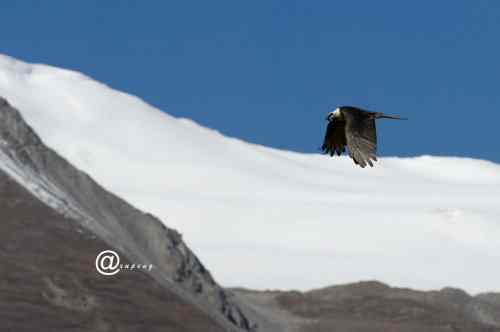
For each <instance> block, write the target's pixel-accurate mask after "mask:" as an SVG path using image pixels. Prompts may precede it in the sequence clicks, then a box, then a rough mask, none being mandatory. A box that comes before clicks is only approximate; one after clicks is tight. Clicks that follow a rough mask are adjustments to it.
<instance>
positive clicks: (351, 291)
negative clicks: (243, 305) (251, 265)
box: [233, 281, 500, 332]
mask: <svg viewBox="0 0 500 332" xmlns="http://www.w3.org/2000/svg"><path fill="white" fill-rule="evenodd" d="M233 291H234V292H235V293H236V294H237V295H238V296H239V297H241V298H243V299H245V300H246V301H247V302H250V303H253V304H254V305H255V306H257V307H260V308H267V309H263V312H268V313H269V315H270V316H272V315H274V317H275V318H276V319H277V320H281V321H282V325H284V326H286V325H287V324H288V323H289V322H293V324H288V330H289V331H296V332H298V331H300V332H323V331H325V332H326V331H329V332H336V331H339V332H340V331H354V332H365V331H366V332H368V331H370V332H377V331H384V332H389V331H398V332H401V331H405V332H413V331H415V332H417V331H428V332H445V331H453V332H458V331H461V332H497V331H500V304H499V303H498V302H495V300H488V299H498V294H483V295H478V296H470V295H468V294H467V293H465V292H464V291H462V290H459V289H453V288H445V289H442V290H440V291H429V292H423V291H415V290H410V289H404V288H392V287H389V286H387V285H385V284H383V283H380V282H375V281H371V282H359V283H354V284H348V285H340V286H333V287H328V288H323V289H318V290H313V291H309V292H297V291H288V292H285V291H264V292H256V291H250V290H243V289H235V290H233ZM485 298H486V300H485ZM277 313H278V314H277Z"/></svg>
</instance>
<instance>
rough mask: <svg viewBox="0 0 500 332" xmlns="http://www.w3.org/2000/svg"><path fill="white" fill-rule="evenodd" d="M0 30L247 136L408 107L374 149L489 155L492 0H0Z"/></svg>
mask: <svg viewBox="0 0 500 332" xmlns="http://www.w3.org/2000/svg"><path fill="white" fill-rule="evenodd" d="M0 36H1V38H0V41H1V42H0V53H4V54H8V55H11V56H13V57H16V58H20V59H22V60H25V61H29V62H38V63H47V64H51V65H55V66H60V67H66V68H71V69H75V70H78V71H81V72H83V73H85V74H87V75H90V76H92V77H93V78H95V79H97V80H99V81H102V82H104V83H106V84H109V85H111V86H112V87H114V88H116V89H119V90H124V91H127V92H129V93H133V94H135V95H138V96H139V97H141V98H143V99H145V100H146V101H148V102H149V103H151V104H153V105H155V106H157V107H159V108H160V109H163V110H165V111H167V112H169V113H170V114H172V115H175V116H182V117H189V118H192V119H194V120H195V121H197V122H199V123H201V124H203V125H206V126H208V127H212V128H215V129H218V130H220V131H221V132H223V133H224V134H226V135H230V136H235V137H239V138H242V139H245V140H248V141H251V142H255V143H260V144H264V145H270V146H274V147H278V148H284V149H291V150H296V151H305V152H316V151H317V148H318V147H319V146H320V144H321V140H322V138H323V130H324V127H325V122H324V118H325V114H326V113H327V112H328V111H330V110H332V109H333V108H334V107H335V106H336V105H342V104H354V105H359V106H364V107H367V108H369V109H372V110H376V111H382V112H387V113H391V114H399V115H402V116H405V117H409V118H410V121H408V122H390V121H386V122H379V140H380V153H381V154H382V155H398V156H407V155H421V154H435V155H460V156H470V157H479V158H484V159H489V160H494V161H496V162H500V139H499V132H498V128H499V126H500V1H494V0H492V1H481V0H478V1H471V0H468V1H459V0H453V1H368V0H367V1H316V0H315V1H306V0H304V1H300V2H299V1H271V0H265V1H245V0H223V1H219V0H216V1H204V0H203V1H201V0H200V1H175V2H174V1H142V2H141V1H127V2H126V1H122V2H115V1H95V2H93V1H44V2H42V1H33V2H30V1H2V2H1V3H0ZM144 134H145V135H147V133H144Z"/></svg>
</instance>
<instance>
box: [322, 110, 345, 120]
mask: <svg viewBox="0 0 500 332" xmlns="http://www.w3.org/2000/svg"><path fill="white" fill-rule="evenodd" d="M341 117H342V113H340V108H339V107H337V108H336V109H335V111H333V112H330V113H328V115H327V117H326V120H327V121H328V122H332V121H333V120H334V119H340V118H341Z"/></svg>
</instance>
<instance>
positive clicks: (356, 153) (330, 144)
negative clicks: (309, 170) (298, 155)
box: [321, 106, 406, 168]
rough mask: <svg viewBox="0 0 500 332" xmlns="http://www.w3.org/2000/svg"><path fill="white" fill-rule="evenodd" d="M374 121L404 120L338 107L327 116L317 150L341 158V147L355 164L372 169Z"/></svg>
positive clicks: (375, 148) (374, 148) (375, 135)
mask: <svg viewBox="0 0 500 332" xmlns="http://www.w3.org/2000/svg"><path fill="white" fill-rule="evenodd" d="M375 119H395V120H406V119H404V118H400V117H397V116H388V115H385V114H383V113H378V112H369V111H365V110H362V109H361V108H358V107H353V106H341V107H338V108H336V109H335V111H333V112H330V113H328V116H327V118H326V120H327V121H328V127H327V128H326V134H325V139H324V141H323V146H322V147H321V149H322V150H323V152H324V153H326V154H330V156H333V155H334V154H335V153H337V155H339V156H340V155H341V154H342V153H343V152H345V147H346V146H347V149H348V151H349V157H351V158H352V160H354V163H355V164H356V165H359V166H361V167H362V168H365V167H366V165H370V166H371V167H373V163H372V161H377V155H376V154H377V130H376V128H375Z"/></svg>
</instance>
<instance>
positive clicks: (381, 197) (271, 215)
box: [0, 56, 500, 293]
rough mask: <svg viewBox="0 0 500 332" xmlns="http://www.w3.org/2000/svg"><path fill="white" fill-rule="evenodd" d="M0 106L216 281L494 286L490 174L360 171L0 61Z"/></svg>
mask: <svg viewBox="0 0 500 332" xmlns="http://www.w3.org/2000/svg"><path fill="white" fill-rule="evenodd" d="M166 93H168V91H166ZM0 96H2V97H4V98H6V99H7V100H8V101H9V102H10V103H11V104H12V105H13V106H14V107H16V108H17V109H19V110H21V111H22V115H23V116H24V118H25V119H26V121H27V122H28V123H29V124H30V125H31V126H32V127H33V128H34V129H35V131H36V132H37V133H38V134H39V135H40V136H41V138H42V139H43V141H44V142H45V143H47V145H49V146H50V147H52V148H54V149H55V150H56V151H57V152H58V153H59V154H61V155H62V156H64V157H65V158H67V159H68V160H69V161H70V162H71V163H73V164H74V165H77V166H78V167H79V168H80V169H82V170H83V171H85V172H87V173H88V174H90V175H91V176H92V177H93V178H94V179H96V180H97V182H99V183H100V184H102V185H104V186H105V187H106V188H107V189H108V190H110V191H112V192H114V193H116V194H118V195H119V196H121V197H122V198H124V199H126V200H127V201H129V202H131V203H133V204H134V205H135V206H137V207H139V208H141V209H142V210H145V211H149V212H151V213H153V214H154V215H156V216H158V217H159V218H160V219H161V220H163V221H165V222H166V223H168V225H169V226H171V227H174V228H176V229H178V230H180V231H181V232H182V233H183V234H184V239H185V240H186V241H187V242H188V243H189V245H190V246H191V247H192V248H193V249H194V251H195V252H197V253H198V254H199V256H201V258H202V260H203V261H204V262H205V263H206V264H207V265H208V266H210V268H211V270H212V271H213V272H214V274H215V276H216V279H217V280H218V281H219V282H221V283H222V284H225V285H229V286H245V287H249V288H298V289H310V288H315V287H320V286H325V285H330V284H337V283H344V282H351V281H355V280H362V279H378V280H383V281H384V282H388V283H389V284H392V285H397V286H407V287H414V288H420V289H430V288H441V287H444V286H454V287H460V288H464V289H466V290H467V291H469V292H473V293H475V292H482V291H498V290H500V283H499V280H500V264H498V263H499V262H500V241H499V239H500V165H497V164H494V163H491V162H487V161H482V160H473V159H465V158H452V157H431V156H422V157H416V158H381V160H380V162H379V163H378V164H377V165H376V167H375V168H373V169H364V170H362V169H359V168H357V167H353V164H352V161H350V160H348V159H347V158H337V159H329V158H328V157H325V156H321V155H309V154H300V153H294V152H289V151H280V150H276V149H272V148H268V147H264V146H258V145H254V144H250V143H247V142H243V141H241V140H238V139H234V138H229V137H225V136H223V135H221V134H220V133H218V132H216V131H214V130H211V129H207V128H204V127H201V126H199V125H197V124H196V123H194V122H193V121H191V120H187V119H178V118H174V117H172V116H170V115H168V114H166V113H164V112H161V111H160V110H158V109H156V108H154V107H152V106H151V105H148V104H147V103H145V102H144V101H142V100H140V99H138V98H137V97H134V96H131V95H128V94H125V93H122V92H119V91H116V90H113V89H111V88H109V87H107V86H105V85H103V84H101V83H98V82H96V81H94V80H93V79H91V78H89V77H86V76H85V75H82V74H80V73H77V72H73V71H68V70H64V69H59V68H54V67H50V66H46V65H33V64H27V63H24V62H21V61H18V60H15V59H13V58H10V57H7V56H0ZM200 111H209V110H200ZM325 111H326V110H325ZM318 121H322V119H318ZM255 130H258V128H256V129H255ZM401 139H404V137H403V138H401ZM7 166H8V165H7ZM7 166H6V165H4V166H3V167H4V168H5V169H7Z"/></svg>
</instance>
